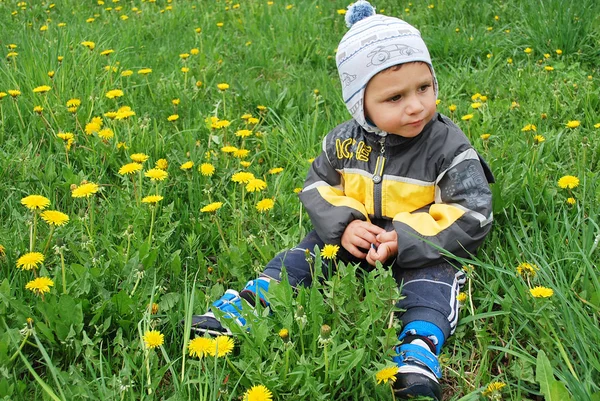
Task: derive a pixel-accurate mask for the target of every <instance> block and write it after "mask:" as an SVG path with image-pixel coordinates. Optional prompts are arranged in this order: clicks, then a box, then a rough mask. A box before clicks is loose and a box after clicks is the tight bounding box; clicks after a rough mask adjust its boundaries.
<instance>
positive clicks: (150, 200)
mask: <svg viewBox="0 0 600 401" xmlns="http://www.w3.org/2000/svg"><path fill="white" fill-rule="evenodd" d="M163 199H164V198H163V197H162V196H160V195H148V196H146V197H144V198H143V199H142V203H147V204H149V205H156V204H157V203H158V202H160V201H161V200H163Z"/></svg>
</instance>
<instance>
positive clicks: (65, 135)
mask: <svg viewBox="0 0 600 401" xmlns="http://www.w3.org/2000/svg"><path fill="white" fill-rule="evenodd" d="M56 136H57V137H59V138H60V139H62V140H63V141H65V142H68V141H71V140H73V138H75V136H74V135H73V133H72V132H59V133H58V134H56Z"/></svg>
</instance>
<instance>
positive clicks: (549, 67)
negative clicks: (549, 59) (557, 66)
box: [544, 65, 554, 71]
mask: <svg viewBox="0 0 600 401" xmlns="http://www.w3.org/2000/svg"><path fill="white" fill-rule="evenodd" d="M544 70H546V71H554V67H552V66H551V65H547V66H544Z"/></svg>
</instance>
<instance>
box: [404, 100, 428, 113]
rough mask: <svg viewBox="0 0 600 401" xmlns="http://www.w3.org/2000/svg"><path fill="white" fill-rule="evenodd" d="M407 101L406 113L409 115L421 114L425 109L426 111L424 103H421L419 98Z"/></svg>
mask: <svg viewBox="0 0 600 401" xmlns="http://www.w3.org/2000/svg"><path fill="white" fill-rule="evenodd" d="M407 100H408V101H407V104H406V112H407V113H408V114H417V113H420V112H421V111H423V109H424V107H423V103H421V101H420V100H419V98H418V97H417V96H411V97H410V98H409V99H407Z"/></svg>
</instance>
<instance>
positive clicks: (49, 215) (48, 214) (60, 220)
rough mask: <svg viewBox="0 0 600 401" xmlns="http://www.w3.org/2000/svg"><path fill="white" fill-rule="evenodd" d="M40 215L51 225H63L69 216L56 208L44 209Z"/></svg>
mask: <svg viewBox="0 0 600 401" xmlns="http://www.w3.org/2000/svg"><path fill="white" fill-rule="evenodd" d="M40 217H41V218H42V220H44V221H45V222H46V223H48V224H50V225H51V226H64V225H65V224H67V223H68V222H69V216H68V215H66V214H64V213H62V212H59V211H58V210H45V211H43V212H42V213H41V214H40Z"/></svg>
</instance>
